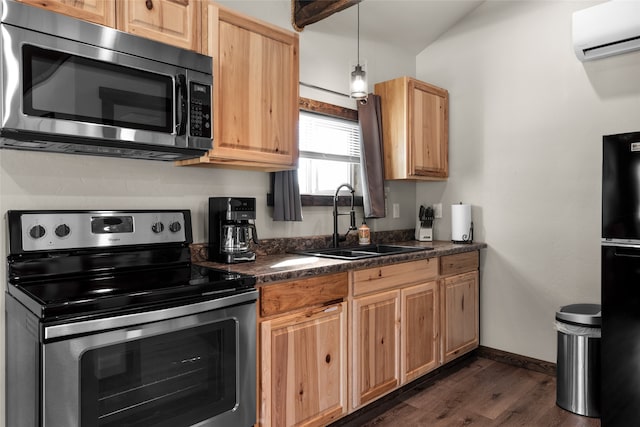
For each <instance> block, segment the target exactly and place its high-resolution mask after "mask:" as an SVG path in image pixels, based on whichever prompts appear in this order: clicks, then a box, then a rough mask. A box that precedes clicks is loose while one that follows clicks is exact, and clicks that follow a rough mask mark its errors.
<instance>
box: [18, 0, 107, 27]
mask: <svg viewBox="0 0 640 427" xmlns="http://www.w3.org/2000/svg"><path fill="white" fill-rule="evenodd" d="M18 1H20V2H21V3H26V4H29V5H31V6H36V7H41V8H43V9H47V10H50V11H52V12H56V13H61V14H63V15H68V16H71V17H74V18H78V19H82V20H83V21H89V22H93V23H96V24H100V25H106V26H108V27H115V26H116V4H115V0H18Z"/></svg>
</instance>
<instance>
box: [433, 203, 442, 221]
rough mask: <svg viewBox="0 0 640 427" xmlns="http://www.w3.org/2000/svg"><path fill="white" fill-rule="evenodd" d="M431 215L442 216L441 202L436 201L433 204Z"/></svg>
mask: <svg viewBox="0 0 640 427" xmlns="http://www.w3.org/2000/svg"><path fill="white" fill-rule="evenodd" d="M433 217H434V218H442V203H436V204H435V205H433Z"/></svg>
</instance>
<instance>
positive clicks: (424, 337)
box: [400, 281, 440, 384]
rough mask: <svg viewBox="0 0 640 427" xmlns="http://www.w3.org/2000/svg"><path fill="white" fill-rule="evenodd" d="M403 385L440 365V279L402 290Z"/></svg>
mask: <svg viewBox="0 0 640 427" xmlns="http://www.w3.org/2000/svg"><path fill="white" fill-rule="evenodd" d="M401 298H402V326H401V330H402V333H401V339H400V342H401V354H400V357H401V361H402V362H401V367H402V384H405V383H408V382H409V381H412V380H414V379H416V378H418V377H419V376H421V375H423V374H425V373H427V372H429V371H431V370H433V369H435V368H436V367H438V361H439V359H440V354H439V349H440V346H439V341H440V335H439V331H440V328H439V324H440V318H439V309H438V306H439V304H440V300H439V299H438V286H437V282H435V281H433V282H428V283H424V284H420V285H416V286H411V287H409V288H406V289H402V291H401Z"/></svg>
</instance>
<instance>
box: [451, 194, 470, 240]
mask: <svg viewBox="0 0 640 427" xmlns="http://www.w3.org/2000/svg"><path fill="white" fill-rule="evenodd" d="M472 240H473V231H472V223H471V205H465V204H462V203H460V204H457V205H451V241H453V242H455V243H461V242H463V243H471V241H472Z"/></svg>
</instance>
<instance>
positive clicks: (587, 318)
mask: <svg viewBox="0 0 640 427" xmlns="http://www.w3.org/2000/svg"><path fill="white" fill-rule="evenodd" d="M556 320H559V321H561V322H565V323H571V324H573V325H584V326H592V327H600V326H601V325H602V308H601V306H600V304H570V305H565V306H564V307H561V308H560V311H557V312H556Z"/></svg>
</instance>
